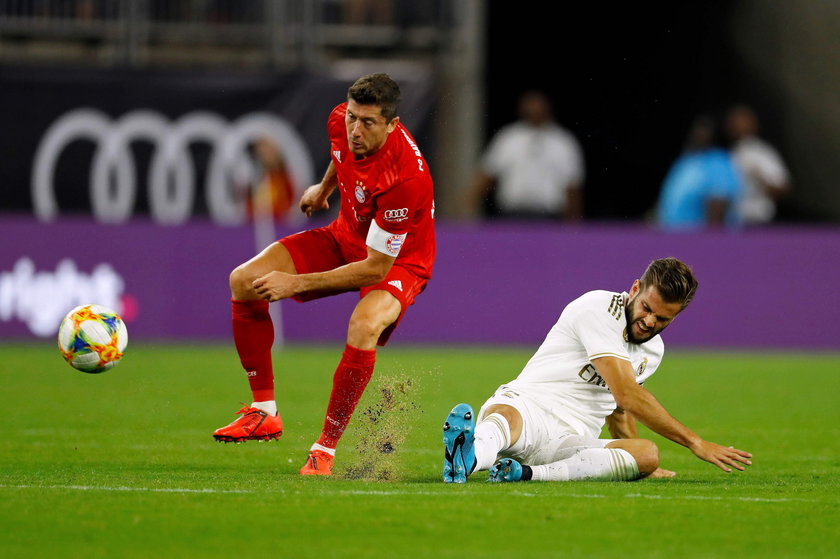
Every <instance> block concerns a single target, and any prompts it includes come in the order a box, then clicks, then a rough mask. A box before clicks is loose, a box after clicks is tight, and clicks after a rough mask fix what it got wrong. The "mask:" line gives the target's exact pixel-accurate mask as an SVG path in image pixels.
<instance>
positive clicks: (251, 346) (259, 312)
mask: <svg viewBox="0 0 840 559" xmlns="http://www.w3.org/2000/svg"><path fill="white" fill-rule="evenodd" d="M231 319H232V325H233V342H234V345H235V346H236V351H237V353H238V354H239V361H240V362H241V363H242V367H243V368H244V369H245V372H246V374H247V375H248V383H249V384H250V386H251V392H252V394H253V397H254V402H260V403H273V402H274V371H273V369H272V365H271V345H272V344H273V343H274V324H273V323H272V321H271V315H270V314H269V313H268V301H264V300H256V301H238V300H232V301H231ZM260 409H263V408H260ZM263 411H266V412H267V413H270V412H269V410H267V409H263ZM274 412H275V413H276V408H275V410H274ZM272 415H273V414H272Z"/></svg>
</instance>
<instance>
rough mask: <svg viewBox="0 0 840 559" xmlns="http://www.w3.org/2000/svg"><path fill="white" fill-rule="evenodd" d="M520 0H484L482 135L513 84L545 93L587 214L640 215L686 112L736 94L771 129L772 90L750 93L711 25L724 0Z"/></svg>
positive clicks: (725, 7) (510, 107)
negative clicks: (577, 163)
mask: <svg viewBox="0 0 840 559" xmlns="http://www.w3.org/2000/svg"><path fill="white" fill-rule="evenodd" d="M523 4H524V5H525V7H524V8H520V9H516V8H514V7H512V6H511V5H510V3H508V2H490V3H489V10H488V21H487V28H486V29H487V32H486V55H487V56H486V66H485V72H486V75H485V80H484V83H485V95H486V113H485V119H486V123H487V126H486V136H488V138H489V135H490V134H491V133H492V132H493V131H495V130H498V129H499V127H501V126H503V125H504V124H506V123H508V122H510V121H511V120H512V119H514V118H515V106H516V98H517V95H518V93H519V92H520V91H522V90H523V89H527V88H538V89H543V90H545V91H546V92H548V93H549V95H550V96H551V98H552V100H553V102H554V105H555V114H556V116H557V118H558V121H559V122H560V123H561V124H562V125H563V126H565V127H567V128H568V129H569V130H571V131H572V132H574V133H575V134H576V136H577V137H578V139H579V140H580V142H581V145H582V147H583V150H584V156H585V158H586V170H587V180H586V184H585V189H586V191H585V209H586V215H587V217H590V218H594V219H641V218H643V216H644V214H645V212H646V211H647V210H649V209H650V208H651V207H652V206H653V205H654V204H655V201H656V196H657V194H658V191H659V187H660V184H661V181H662V179H663V177H664V175H665V172H666V171H667V168H668V166H669V165H670V163H671V162H672V161H673V160H674V158H676V156H677V155H678V153H679V151H680V149H681V144H682V140H683V137H684V135H685V133H686V130H687V128H688V124H689V122H690V121H691V119H692V117H693V116H694V115H695V114H697V113H698V112H706V111H712V112H715V113H719V112H720V111H721V110H722V109H723V108H724V107H725V106H726V104H728V103H729V102H732V101H736V100H741V99H746V100H748V101H749V102H751V103H757V104H758V106H757V108H759V109H760V110H761V111H762V112H763V114H765V115H766V116H767V118H766V119H765V120H766V126H765V128H766V129H767V130H766V131H767V133H768V134H769V135H770V136H773V135H774V133H775V131H774V130H773V124H772V118H771V117H772V111H774V110H775V108H774V106H773V105H772V100H770V99H768V98H766V97H759V98H757V99H752V98H750V94H749V93H750V87H749V80H746V79H744V80H742V79H740V78H739V75H740V72H739V67H738V64H737V60H735V59H734V57H733V53H732V51H731V48H730V45H729V44H728V42H727V38H726V37H727V36H726V34H725V33H724V32H723V28H724V26H725V25H726V24H727V21H728V18H729V17H730V9H729V8H730V7H731V5H732V4H731V3H727V2H717V1H715V2H704V3H702V4H700V3H693V2H677V3H669V4H668V5H667V6H664V5H661V6H658V7H657V6H656V5H655V4H656V3H654V4H653V5H651V4H635V3H633V4H626V3H617V2H615V3H603V2H588V3H578V2H575V3H570V2H564V3H557V4H555V8H554V9H546V6H548V4H536V3H527V2H526V3H518V5H520V6H521V5H523ZM744 81H747V83H746V84H745V83H743V82H744ZM485 139H487V138H485Z"/></svg>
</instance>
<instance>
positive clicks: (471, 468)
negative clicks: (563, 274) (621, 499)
mask: <svg viewBox="0 0 840 559" xmlns="http://www.w3.org/2000/svg"><path fill="white" fill-rule="evenodd" d="M696 290H697V280H696V279H695V278H694V274H693V272H692V271H691V269H690V268H689V267H688V266H687V265H686V264H684V263H683V262H681V261H680V260H677V259H676V258H662V259H658V260H654V261H653V262H651V263H650V265H649V266H648V268H647V269H646V270H645V273H644V275H642V277H641V278H640V279H637V280H635V281H634V282H633V284H632V286H631V288H630V291H629V292H627V293H617V292H610V291H590V292H588V293H585V294H584V295H582V296H581V297H579V298H578V299H576V300H574V301H572V302H571V303H569V305H567V306H566V308H565V309H564V310H563V312H562V314H561V315H560V318H559V319H558V321H557V323H556V324H555V325H554V326H553V327H552V329H551V330H550V331H549V333H548V335H547V336H546V338H545V341H544V342H543V344H542V346H540V348H539V349H538V350H537V352H536V354H534V356H533V357H532V358H531V360H530V361H528V363H527V364H526V365H525V368H524V369H523V370H522V372H521V373H520V374H519V376H518V377H517V378H516V379H514V380H512V381H511V382H509V383H507V384H504V385H502V386H501V387H499V389H498V390H497V391H496V393H495V394H494V395H493V396H492V397H491V398H490V399H489V400H487V402H485V403H484V405H483V406H482V407H481V410H480V411H479V413H478V418H477V419H478V424H477V425H476V418H475V417H474V414H473V410H472V408H471V407H470V406H469V405H468V404H459V405H457V406H455V408H453V410H452V412H451V413H450V414H449V416H448V417H447V419H446V422H445V423H444V428H443V438H444V445H445V459H444V466H443V479H444V482H447V483H453V482H454V483H464V482H466V480H467V477H468V476H469V475H470V474H472V473H474V472H475V471H478V470H489V471H490V480H491V481H529V480H535V481H574V480H611V481H632V480H635V479H640V478H643V477H646V476H653V477H671V476H673V475H674V473H673V472H669V471H667V470H661V469H659V451H658V449H657V447H656V445H655V444H654V443H653V442H652V441H649V440H646V439H640V438H638V434H637V431H636V420H639V421H641V422H642V423H643V424H645V425H646V426H647V427H649V428H650V429H651V430H652V431H654V432H656V433H658V434H660V435H662V436H663V437H665V438H668V439H670V440H672V441H674V442H676V443H678V444H681V445H683V446H685V447H687V448H688V449H689V450H691V451H692V452H693V453H694V454H695V455H696V456H697V457H698V458H700V459H702V460H706V461H707V462H710V463H712V464H714V465H715V466H717V467H719V468H720V469H722V470H723V471H725V472H731V471H732V468H735V469H737V470H743V469H744V465H749V464H750V463H751V462H750V458H751V457H752V455H751V454H750V453H748V452H745V451H743V450H738V449H736V448H733V447H731V446H722V445H719V444H716V443H713V442H709V441H706V440H704V439H702V438H701V437H700V436H699V435H697V434H696V433H694V432H693V431H692V430H691V429H689V428H688V427H686V426H685V425H683V424H682V423H680V422H679V421H677V420H676V419H675V418H674V417H673V416H671V414H670V413H668V411H667V410H666V409H665V408H664V407H662V405H661V404H660V403H659V402H658V401H657V400H656V398H655V397H654V396H653V394H651V393H650V392H649V391H648V390H647V389H645V388H644V387H643V385H644V382H645V381H646V380H647V379H648V378H649V377H650V376H651V375H652V374H653V373H654V372H656V369H657V367H659V364H660V363H661V361H662V356H663V353H664V350H665V346H664V343H663V341H662V338H661V337H660V336H659V333H660V332H661V331H662V330H664V329H665V327H666V326H668V325H669V324H670V323H671V321H673V320H674V318H675V317H676V316H677V315H678V314H679V313H680V312H681V311H682V310H683V309H685V307H686V306H688V304H689V303H690V302H691V300H692V298H693V297H694V294H695V292H696ZM605 423H606V425H607V426H608V428H609V430H610V433H611V434H612V436H613V437H615V438H614V439H601V438H599V436H600V434H601V429H602V428H603V426H604V424H605Z"/></svg>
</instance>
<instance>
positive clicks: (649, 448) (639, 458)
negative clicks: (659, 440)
mask: <svg viewBox="0 0 840 559" xmlns="http://www.w3.org/2000/svg"><path fill="white" fill-rule="evenodd" d="M633 456H634V458H635V459H636V464H638V466H639V473H640V474H641V475H643V476H647V475H650V474H652V473H653V472H654V471H656V468H658V467H659V448H658V447H657V446H656V443H654V442H653V441H649V440H647V439H640V440H639V443H638V448H637V449H634V452H633Z"/></svg>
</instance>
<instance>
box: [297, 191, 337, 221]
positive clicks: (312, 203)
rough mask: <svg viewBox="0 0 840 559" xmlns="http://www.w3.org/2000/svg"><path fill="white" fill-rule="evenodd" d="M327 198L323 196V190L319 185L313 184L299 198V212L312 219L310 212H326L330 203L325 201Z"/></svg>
mask: <svg viewBox="0 0 840 559" xmlns="http://www.w3.org/2000/svg"><path fill="white" fill-rule="evenodd" d="M327 198H328V196H326V195H325V194H324V189H323V188H322V187H321V185H320V184H313V185H312V186H310V187H309V188H307V189H306V190H305V191H304V192H303V196H301V197H300V211H302V212H303V213H305V214H306V217H312V212H317V211H319V210H328V209H329V208H330V203H329V202H328V201H327Z"/></svg>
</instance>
